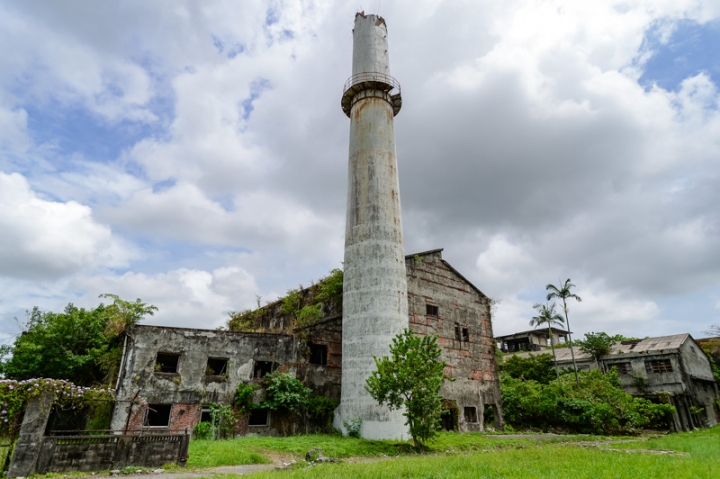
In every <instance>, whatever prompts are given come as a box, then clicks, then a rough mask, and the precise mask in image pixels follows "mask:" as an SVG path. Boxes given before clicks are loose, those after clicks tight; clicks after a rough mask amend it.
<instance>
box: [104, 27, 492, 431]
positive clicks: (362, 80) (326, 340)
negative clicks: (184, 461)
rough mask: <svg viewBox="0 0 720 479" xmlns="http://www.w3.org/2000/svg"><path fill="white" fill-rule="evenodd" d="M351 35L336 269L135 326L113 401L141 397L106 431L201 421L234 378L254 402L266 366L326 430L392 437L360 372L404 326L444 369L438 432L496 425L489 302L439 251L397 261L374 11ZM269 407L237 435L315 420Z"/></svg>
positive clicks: (398, 417)
mask: <svg viewBox="0 0 720 479" xmlns="http://www.w3.org/2000/svg"><path fill="white" fill-rule="evenodd" d="M353 39H354V43H353V62H352V76H351V77H350V79H349V80H348V81H347V83H346V84H345V88H344V90H343V95H342V99H341V107H342V110H343V111H344V112H345V114H346V115H347V116H348V117H349V118H350V147H349V162H348V196H347V222H346V232H345V260H344V267H345V271H344V273H343V272H342V271H339V270H337V271H335V272H334V273H333V275H332V276H331V277H330V278H327V279H325V280H323V281H322V282H321V283H320V284H317V285H314V286H312V287H310V288H306V289H301V290H295V291H291V292H289V293H288V296H287V297H286V298H284V299H282V300H278V301H276V302H275V303H272V304H268V305H266V306H265V307H262V308H259V309H258V310H256V311H246V312H243V313H239V314H235V315H234V316H233V318H232V320H231V321H230V322H229V327H230V329H231V330H232V331H204V330H193V329H180V328H161V327H149V326H138V327H136V328H135V329H134V330H133V331H132V334H131V336H130V339H129V341H128V343H127V344H126V349H125V353H124V357H123V362H122V367H121V369H120V378H119V381H118V385H119V386H118V399H120V400H125V401H130V400H131V399H132V398H133V397H135V396H136V395H141V396H142V397H145V398H147V400H148V402H149V404H148V406H147V407H144V408H136V409H135V410H132V408H128V407H125V406H122V407H120V406H119V407H117V408H116V410H115V414H114V418H113V428H123V429H124V430H126V431H143V430H145V429H148V428H165V429H169V430H173V429H187V428H190V429H191V428H193V427H194V426H195V425H196V424H197V423H198V422H199V421H201V420H204V418H205V417H206V416H205V415H206V413H205V412H203V409H204V408H205V407H207V405H208V404H210V403H220V404H232V402H233V398H234V394H235V390H236V388H237V387H238V385H240V384H253V385H255V386H258V389H257V390H256V391H255V397H254V398H253V400H254V402H255V403H256V404H260V403H261V400H262V398H263V396H264V394H265V391H264V390H263V389H262V385H263V377H265V375H267V374H268V373H270V372H271V371H274V370H280V371H282V372H288V373H289V374H291V375H292V376H294V377H295V378H297V379H299V380H301V381H302V382H303V383H304V384H305V385H306V386H307V387H309V388H311V389H312V390H313V392H314V393H315V394H317V395H320V396H324V397H325V398H328V399H330V400H332V401H335V402H336V403H338V404H339V405H338V407H337V409H336V410H335V416H334V425H335V427H336V428H338V429H343V428H344V424H343V422H344V421H352V420H357V419H362V429H361V431H360V432H361V434H362V435H363V436H364V437H366V438H378V439H402V438H406V437H408V431H407V426H405V418H404V417H403V416H402V410H395V411H391V410H389V408H387V407H381V406H379V405H378V404H377V402H376V401H375V400H374V399H373V398H372V397H371V396H370V395H369V394H368V392H367V391H366V390H365V381H366V379H367V378H368V377H369V376H370V374H371V373H372V371H373V370H374V369H375V362H374V357H383V356H387V355H389V352H390V345H391V343H392V339H393V338H394V337H395V336H396V335H397V334H399V333H401V332H402V331H403V330H404V329H405V328H408V327H410V328H411V329H412V330H413V331H415V332H416V333H417V334H423V335H426V334H437V335H438V336H439V340H438V343H439V345H440V346H441V348H442V356H441V359H442V360H443V361H445V362H446V363H447V364H448V367H447V371H446V373H447V374H448V375H450V376H452V377H453V378H455V379H456V380H455V381H454V382H452V383H450V382H448V383H446V384H445V385H444V387H443V389H442V395H443V397H444V398H445V407H446V408H447V409H448V411H449V414H446V415H445V416H444V427H445V428H446V429H450V430H458V431H461V432H463V431H480V430H483V428H484V424H485V423H486V422H490V423H492V424H493V425H494V426H496V427H500V428H501V427H502V425H503V421H502V407H501V399H500V387H499V379H498V375H497V369H496V364H495V354H494V344H493V339H492V325H491V321H490V301H489V299H488V298H487V297H486V296H485V295H484V294H483V293H482V292H481V291H480V290H479V289H478V288H476V287H475V286H474V285H472V284H471V283H470V282H469V281H467V280H466V279H465V278H464V277H463V276H462V275H461V274H460V273H458V272H457V271H456V270H455V269H454V268H453V267H452V266H450V265H449V264H448V263H447V262H446V261H444V260H443V259H442V254H441V252H442V250H433V251H427V252H424V253H419V254H416V255H411V256H407V257H406V256H404V248H403V236H402V218H401V212H400V191H399V181H398V171H397V160H396V157H395V134H394V126H393V121H394V116H395V115H396V114H397V113H398V112H399V111H400V107H401V105H402V99H401V96H400V85H399V84H398V82H397V81H396V80H395V79H394V78H393V77H392V76H390V66H389V59H388V58H389V57H388V46H387V27H386V25H385V20H383V19H382V17H379V16H377V15H365V14H364V13H358V14H357V15H356V16H355V28H354V30H353ZM343 275H344V276H343ZM278 416H279V415H278V414H277V413H272V414H271V413H270V412H269V411H266V410H263V409H262V408H256V409H254V410H253V412H252V413H250V414H247V415H246V416H245V417H244V419H243V422H242V423H241V425H240V428H239V431H238V432H239V433H240V434H242V433H247V432H253V433H258V434H285V433H288V432H299V431H308V430H318V429H322V428H323V427H328V426H329V424H327V423H323V422H322V421H320V423H317V422H316V423H308V421H309V420H308V418H298V417H294V418H293V420H294V422H295V423H294V424H293V425H292V427H291V429H292V430H291V431H288V430H287V429H288V426H287V421H286V420H282V419H283V418H281V417H278ZM285 419H287V418H285ZM299 421H304V423H303V424H299V423H298V422H299ZM311 422H312V421H311Z"/></svg>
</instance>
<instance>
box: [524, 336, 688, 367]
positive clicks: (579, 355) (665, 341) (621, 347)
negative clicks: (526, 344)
mask: <svg viewBox="0 0 720 479" xmlns="http://www.w3.org/2000/svg"><path fill="white" fill-rule="evenodd" d="M688 337H690V335H689V334H688V333H683V334H674V335H671V336H659V337H657V338H645V339H640V340H637V341H620V342H617V343H615V344H613V346H612V349H611V350H610V354H609V355H608V356H614V355H620V354H627V353H644V352H650V351H661V350H667V349H678V348H679V347H680V346H682V344H683V343H684V342H685V341H686V340H687V338H688ZM573 349H574V350H575V361H589V360H591V359H592V356H590V355H589V354H586V353H583V352H582V351H580V350H579V349H578V348H573ZM535 354H552V351H551V350H550V348H547V349H544V350H542V351H531V352H525V353H518V354H517V356H520V357H524V358H526V357H528V356H529V355H535ZM555 356H556V357H557V362H559V363H560V362H565V361H572V355H571V353H570V348H565V347H563V348H555ZM606 358H607V356H606Z"/></svg>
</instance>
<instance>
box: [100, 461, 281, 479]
mask: <svg viewBox="0 0 720 479" xmlns="http://www.w3.org/2000/svg"><path fill="white" fill-rule="evenodd" d="M282 467H283V465H282V464H246V465H243V466H220V467H213V468H210V469H198V470H195V471H187V472H186V471H181V472H162V473H152V472H146V473H142V474H118V475H117V476H95V477H97V478H98V479H101V478H102V479H105V478H107V477H112V478H113V479H115V478H117V479H197V478H200V477H213V476H214V475H216V474H220V475H224V474H237V475H238V476H243V475H245V474H251V473H253V472H258V471H268V470H271V469H276V468H282ZM89 477H93V476H88V477H87V478H86V479H88V478H89Z"/></svg>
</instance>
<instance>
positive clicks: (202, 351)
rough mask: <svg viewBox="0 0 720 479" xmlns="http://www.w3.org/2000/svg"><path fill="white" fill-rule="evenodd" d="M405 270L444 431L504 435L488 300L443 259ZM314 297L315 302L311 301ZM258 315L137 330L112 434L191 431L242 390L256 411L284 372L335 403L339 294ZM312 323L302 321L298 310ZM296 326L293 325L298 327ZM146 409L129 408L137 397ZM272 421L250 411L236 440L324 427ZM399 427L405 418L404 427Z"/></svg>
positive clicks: (415, 258) (313, 292)
mask: <svg viewBox="0 0 720 479" xmlns="http://www.w3.org/2000/svg"><path fill="white" fill-rule="evenodd" d="M403 262H404V263H405V265H406V270H407V276H406V278H407V285H408V316H406V319H405V324H406V325H409V327H410V328H411V329H412V330H413V331H414V332H415V333H416V334H437V335H438V336H439V339H438V343H439V345H440V346H441V348H442V356H441V359H442V360H443V361H445V362H446V363H448V368H447V371H446V372H447V374H448V375H450V376H452V377H454V378H455V379H456V380H455V381H454V382H452V383H450V382H446V383H445V385H444V387H443V389H442V391H441V394H442V395H443V397H444V398H445V400H446V401H445V404H446V407H447V409H448V410H449V413H448V414H447V415H446V416H444V420H443V424H444V427H445V428H446V429H449V430H457V431H460V432H466V431H481V430H483V429H484V427H485V425H486V424H489V425H492V426H494V427H502V424H503V423H502V404H501V399H500V387H499V379H498V375H497V369H496V364H495V354H494V345H493V339H492V324H491V318H490V304H489V300H488V298H487V297H486V296H485V295H484V294H483V293H482V292H481V291H480V290H479V289H477V288H476V287H475V286H474V285H472V284H471V283H470V282H469V281H467V280H466V279H465V278H464V277H463V276H462V275H461V274H460V273H458V272H457V271H456V270H455V269H454V268H453V267H452V266H451V265H450V264H449V263H447V262H446V261H444V260H443V259H442V250H433V251H428V252H424V253H419V254H416V255H410V256H407V257H406V258H404V261H403ZM318 297H321V298H322V299H321V301H319V300H318ZM290 299H292V302H296V303H295V304H293V305H292V307H288V305H289V303H290V300H288V298H286V299H285V301H283V300H279V301H276V302H274V303H271V304H268V305H267V306H265V307H263V308H260V309H258V310H256V311H251V312H246V313H244V314H242V315H238V316H236V319H237V320H238V321H231V326H233V327H235V328H239V329H242V330H243V331H217V330H200V329H187V328H167V327H160V326H136V327H135V328H134V329H133V331H132V332H131V336H130V337H129V340H128V343H127V345H126V350H125V354H124V357H123V363H122V368H121V371H120V379H119V387H118V399H120V400H124V401H126V402H119V403H118V406H117V407H116V410H115V413H114V417H113V425H112V428H113V429H122V430H126V431H127V432H128V433H133V431H136V432H140V431H148V430H152V431H162V430H167V431H172V430H182V431H185V430H190V431H191V430H192V429H193V428H194V427H195V425H196V424H197V423H198V422H200V421H201V420H208V418H207V407H208V405H209V404H210V403H219V404H232V402H233V398H234V392H235V389H236V388H237V386H238V385H239V384H241V383H244V384H251V385H256V386H257V387H258V389H257V390H256V393H255V397H254V402H255V403H260V402H261V400H262V399H263V398H264V394H265V393H264V390H263V388H262V383H263V381H262V378H263V377H264V376H265V375H266V374H267V373H269V372H270V371H273V370H278V369H279V370H280V371H283V372H288V373H290V374H292V375H293V376H294V377H296V378H298V379H300V380H301V381H302V382H303V383H304V384H305V385H306V386H307V387H309V388H311V389H312V390H313V392H314V393H316V394H318V395H322V396H325V397H327V398H329V399H331V400H333V401H336V402H339V400H340V398H341V392H340V391H341V389H342V388H344V383H343V382H342V379H343V375H342V367H343V364H344V363H343V355H344V350H343V336H344V328H343V318H342V316H343V314H344V313H343V311H342V304H343V301H342V298H341V297H340V295H339V294H336V295H332V296H329V297H328V296H323V295H322V288H321V287H320V285H315V286H313V287H310V288H306V289H303V290H300V291H295V292H293V294H292V298H290ZM304 309H305V310H312V309H315V310H317V311H319V312H320V314H319V315H318V316H316V317H314V318H313V319H312V320H310V321H303V319H302V318H303V315H302V313H301V311H303V310H304ZM298 318H300V319H298ZM136 394H137V395H139V396H142V397H143V398H145V399H147V402H148V406H147V407H142V406H128V404H130V401H131V400H132V398H133V397H135V395H136ZM281 419H282V418H280V417H279V416H278V414H276V413H273V412H270V411H266V410H262V409H256V410H254V411H253V412H252V413H251V414H248V415H245V416H244V417H243V419H242V421H241V423H240V425H239V429H238V431H237V433H238V434H246V433H255V434H266V435H278V434H288V433H292V432H304V431H311V432H312V431H318V430H323V429H322V427H324V426H326V425H323V424H293V425H291V427H290V429H289V430H287V429H286V428H287V425H286V424H284V423H283V421H282V420H281ZM403 419H404V418H403Z"/></svg>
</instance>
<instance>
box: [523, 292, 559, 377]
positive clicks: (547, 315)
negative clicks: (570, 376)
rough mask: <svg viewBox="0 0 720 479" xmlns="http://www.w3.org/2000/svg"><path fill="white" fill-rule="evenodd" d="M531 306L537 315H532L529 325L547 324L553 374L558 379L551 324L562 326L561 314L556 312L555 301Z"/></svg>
mask: <svg viewBox="0 0 720 479" xmlns="http://www.w3.org/2000/svg"><path fill="white" fill-rule="evenodd" d="M533 308H535V309H537V311H538V315H537V316H533V318H532V319H531V320H530V326H535V327H537V326H542V325H543V324H547V327H548V339H549V340H550V348H551V349H552V353H553V363H554V364H555V375H556V376H557V378H558V379H560V372H559V371H558V365H557V356H555V346H554V345H553V340H552V337H553V336H552V329H551V326H552V325H557V326H562V324H563V323H564V322H565V320H564V319H563V317H562V316H560V314H558V313H557V312H556V311H555V303H553V304H540V303H535V304H534V305H533Z"/></svg>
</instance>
